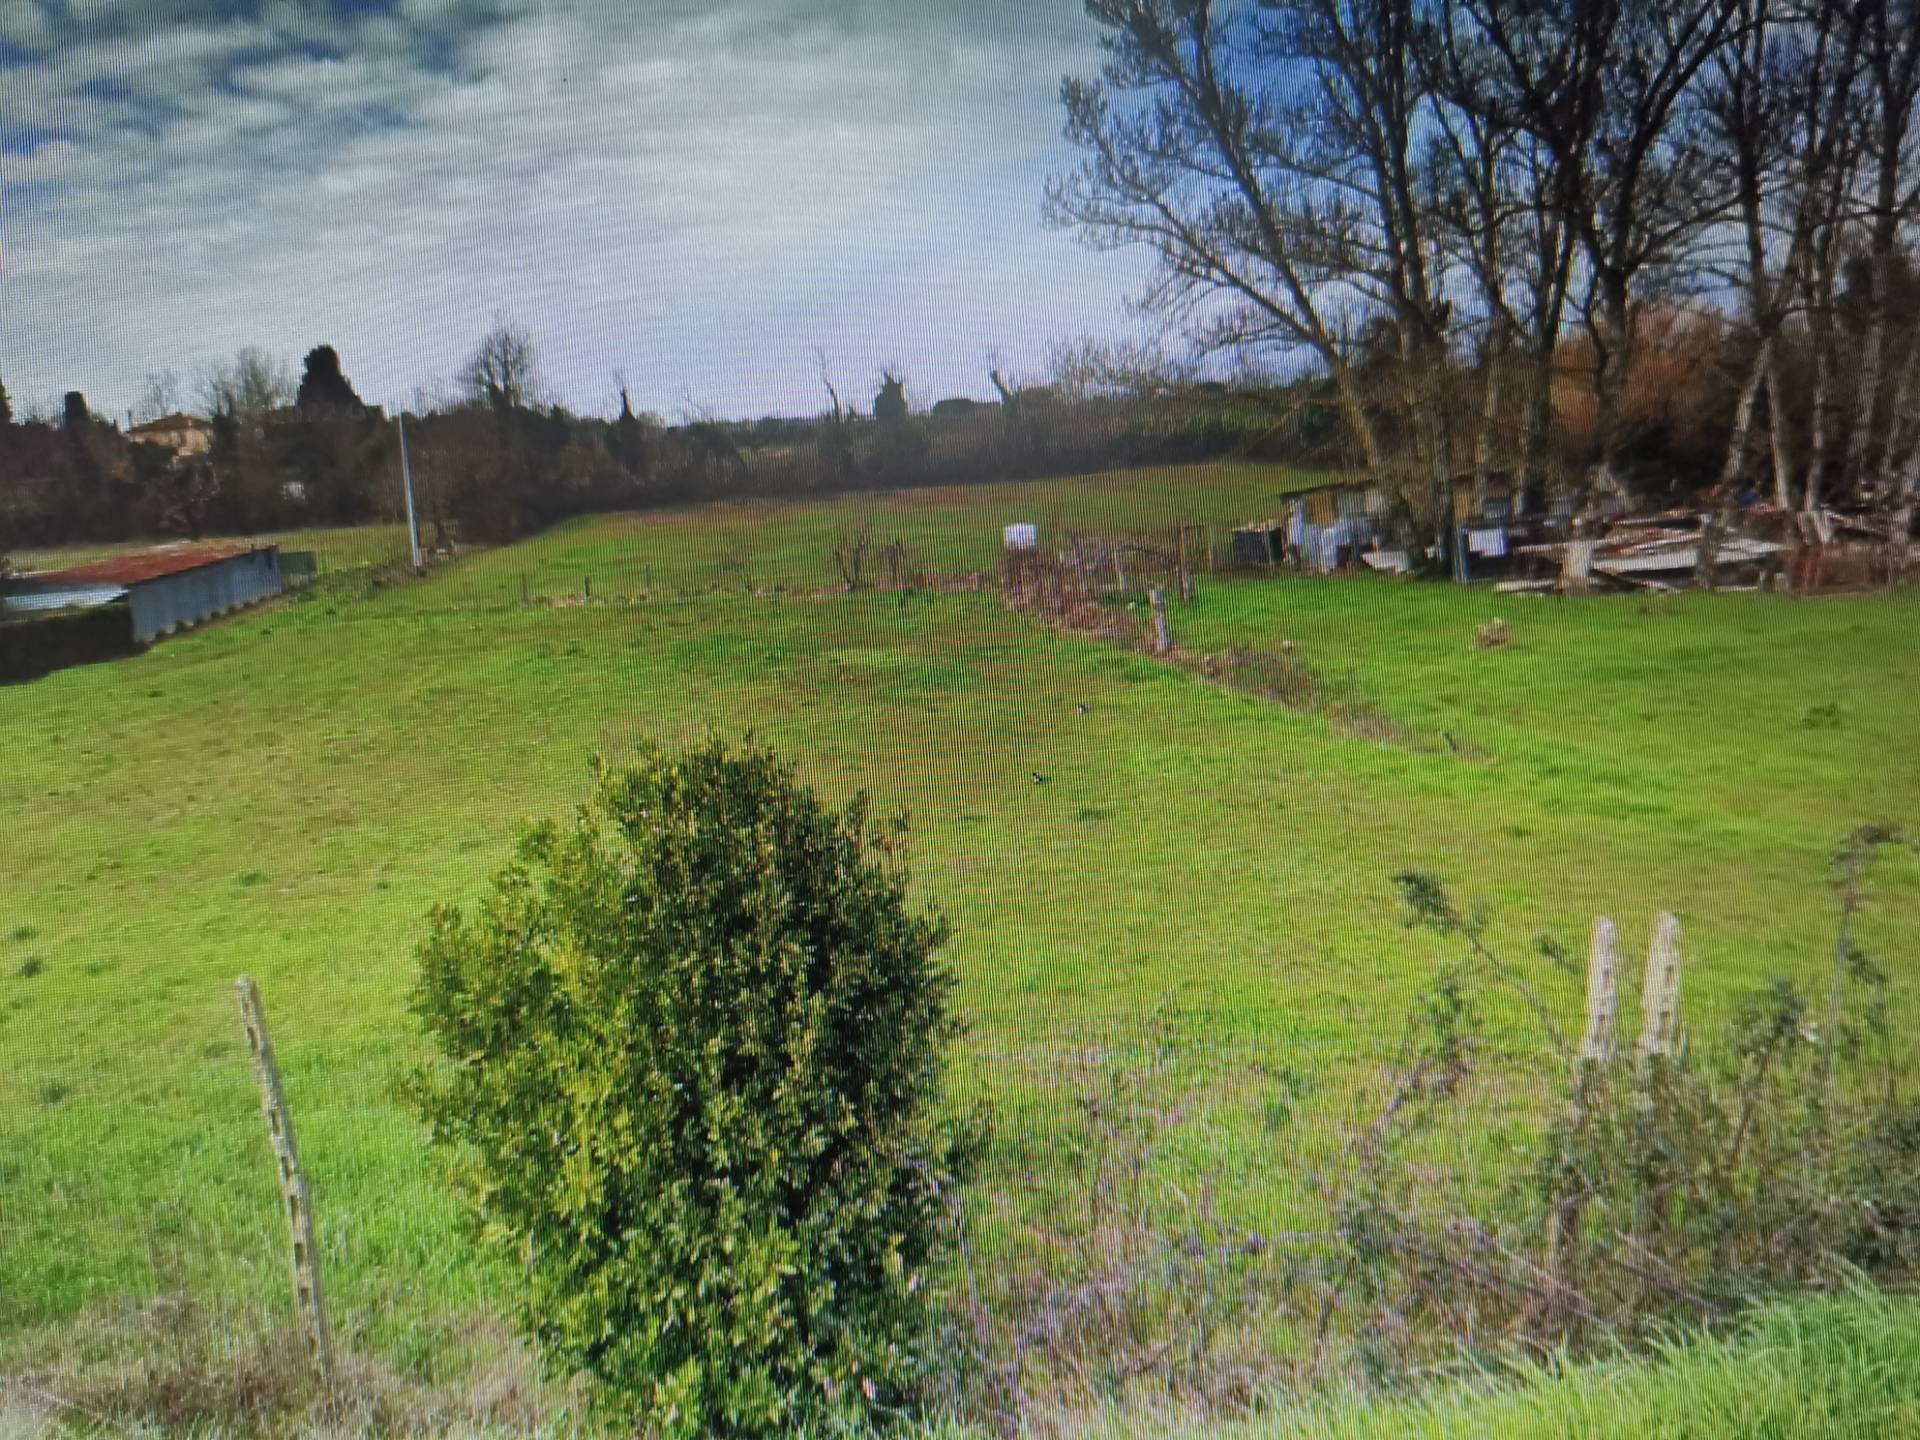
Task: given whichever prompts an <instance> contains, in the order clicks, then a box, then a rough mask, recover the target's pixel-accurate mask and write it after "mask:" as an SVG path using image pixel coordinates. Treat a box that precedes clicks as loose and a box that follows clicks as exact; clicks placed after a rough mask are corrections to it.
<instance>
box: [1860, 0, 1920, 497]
mask: <svg viewBox="0 0 1920 1440" xmlns="http://www.w3.org/2000/svg"><path fill="white" fill-rule="evenodd" d="M1854 13H1855V17H1856V23H1857V25H1858V28H1859V36H1860V51H1861V58H1862V62H1863V64H1862V68H1863V71H1864V76H1863V79H1864V83H1863V85H1862V87H1861V88H1862V90H1863V91H1864V99H1865V105H1864V116H1863V118H1864V122H1865V124H1864V130H1865V135H1864V148H1865V151H1866V163H1865V166H1864V173H1863V176H1862V178H1863V180H1864V181H1865V184H1864V186H1863V190H1864V194H1863V196H1862V201H1863V204H1862V215H1861V221H1862V229H1863V230H1864V232H1865V235H1864V242H1865V243H1864V254H1865V260H1866V270H1867V282H1868V306H1867V314H1866V323H1865V326H1864V329H1863V332H1862V335H1861V341H1860V355H1859V365H1858V371H1857V375H1856V384H1855V392H1854V393H1855V406H1854V419H1853V430H1852V434H1851V435H1850V437H1849V439H1848V446H1847V459H1846V470H1845V474H1846V477H1847V481H1848V483H1850V484H1853V485H1856V486H1857V485H1861V484H1863V483H1864V482H1866V481H1867V480H1869V479H1871V478H1872V476H1873V471H1872V470H1871V469H1870V466H1872V464H1873V461H1874V458H1875V456H1874V452H1875V448H1876V446H1884V445H1885V444H1888V443H1890V440H1891V437H1890V436H1888V435H1886V434H1884V433H1883V432H1885V431H1886V430H1888V429H1889V428H1890V427H1889V426H1888V424H1887V423H1886V420H1885V419H1884V418H1883V412H1882V410H1881V406H1880V398H1881V389H1882V379H1883V375H1884V374H1885V372H1886V371H1887V369H1888V368H1889V366H1888V364H1887V362H1888V359H1889V354H1888V349H1889V344H1890V342H1891V341H1892V339H1893V338H1894V337H1893V336H1892V335H1891V334H1890V332H1889V327H1888V324H1887V311H1888V299H1889V296H1888V282H1889V279H1890V272H1891V268H1892V265H1893V262H1894V258H1895V255H1896V253H1897V252H1898V251H1899V249H1900V248H1901V238H1902V231H1903V230H1905V229H1906V227H1908V226H1909V225H1910V224H1911V223H1912V222H1913V220H1914V218H1915V215H1916V211H1917V210H1920V155H1916V153H1915V143H1914V141H1915V135H1916V130H1917V129H1920V115H1916V113H1915V110H1916V106H1920V0H1855V5H1854ZM1884 453H1885V452H1884V450H1883V452H1882V454H1883V456H1884Z"/></svg>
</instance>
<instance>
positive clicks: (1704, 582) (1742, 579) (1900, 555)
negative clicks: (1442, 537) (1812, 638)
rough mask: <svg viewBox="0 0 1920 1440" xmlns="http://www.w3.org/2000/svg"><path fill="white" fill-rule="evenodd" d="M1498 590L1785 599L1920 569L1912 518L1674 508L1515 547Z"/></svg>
mask: <svg viewBox="0 0 1920 1440" xmlns="http://www.w3.org/2000/svg"><path fill="white" fill-rule="evenodd" d="M1511 556H1512V558H1511V562H1510V566H1509V568H1508V573H1507V576H1506V577H1505V578H1502V579H1499V580H1498V581H1497V582H1496V584H1495V586H1494V588H1495V589H1496V590H1502V591H1517V592H1528V591H1557V592H1560V593H1563V594H1580V593H1588V592H1594V591H1608V590H1612V591H1666V590H1685V589H1707V590H1790V591H1795V592H1801V593H1809V592H1814V591H1823V590H1825V591H1830V590H1850V589H1866V588H1871V587H1873V586H1877V585H1887V584H1895V583H1898V582H1899V581H1900V580H1902V579H1903V578H1905V577H1906V575H1907V574H1908V573H1909V572H1910V570H1912V569H1913V568H1914V562H1915V561H1916V560H1920V551H1917V550H1916V547H1915V545H1914V542H1913V511H1912V509H1911V508H1910V507H1907V508H1902V509H1899V510H1894V511H1884V510H1883V511H1860V512H1851V513H1850V512H1845V511H1839V510H1814V511H1803V510H1788V509H1784V508H1782V507H1780V506H1775V505H1761V504H1756V505H1751V506H1748V507H1745V508H1743V509H1740V510H1738V511H1734V512H1732V513H1731V514H1728V513H1726V512H1722V511H1717V510H1698V509H1678V510H1667V511H1662V512H1661V513H1659V514H1657V515H1619V516H1611V517H1583V518H1582V519H1580V520H1578V521H1575V522H1573V523H1572V524H1571V525H1570V526H1569V529H1568V533H1567V536H1566V538H1564V539H1555V540H1548V541H1540V542H1536V543H1531V544H1520V545H1515V546H1514V547H1513V549H1512V552H1511Z"/></svg>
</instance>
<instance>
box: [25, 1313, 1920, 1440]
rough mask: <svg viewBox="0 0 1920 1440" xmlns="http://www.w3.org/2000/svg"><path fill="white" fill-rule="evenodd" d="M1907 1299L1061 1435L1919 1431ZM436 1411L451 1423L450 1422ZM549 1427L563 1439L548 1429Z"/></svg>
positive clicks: (1919, 1316)
mask: <svg viewBox="0 0 1920 1440" xmlns="http://www.w3.org/2000/svg"><path fill="white" fill-rule="evenodd" d="M1916 1375H1920V1306H1915V1305H1914V1304H1912V1303H1911V1302H1900V1301H1895V1300H1889V1299H1882V1298H1875V1297H1859V1298H1849V1299H1845V1300H1823V1301H1814V1302H1807V1303H1802V1304H1797V1305H1793V1306H1787V1307H1782V1308H1779V1309H1776V1310H1771V1311H1768V1312H1765V1313H1763V1314H1761V1315H1758V1316H1756V1317H1754V1319H1753V1320H1752V1321H1751V1322H1750V1323H1748V1324H1747V1325H1746V1326H1744V1327H1743V1328H1742V1329H1741V1330H1740V1331H1739V1332H1738V1333H1737V1334H1735V1335H1733V1336H1731V1337H1730V1338H1726V1339H1716V1340H1706V1339H1699V1338H1695V1339H1693V1340H1690V1341H1687V1342H1679V1343H1674V1344H1672V1345H1669V1346H1666V1347H1663V1348H1662V1349H1661V1350H1660V1351H1659V1352H1658V1353H1656V1354H1654V1355H1652V1356H1646V1357H1637V1358H1629V1359H1620V1360H1612V1361H1590V1362H1587V1363H1584V1364H1576V1365H1569V1366H1562V1367H1558V1368H1547V1367H1541V1366H1532V1367H1519V1368H1516V1369H1512V1370H1507V1371H1502V1372H1497V1373H1489V1374H1487V1375H1485V1376H1483V1377H1480V1378H1478V1379H1476V1380H1474V1381H1471V1382H1464V1381H1452V1382H1442V1383H1439V1384H1437V1385H1436V1386H1434V1387H1432V1388H1431V1389H1429V1390H1428V1391H1427V1392H1426V1393H1424V1394H1422V1395H1421V1396H1419V1397H1418V1398H1413V1399H1406V1400H1386V1401H1383V1400H1381V1399H1380V1398H1379V1397H1378V1396H1373V1395H1364V1394H1356V1395H1352V1396H1330V1397H1325V1398H1322V1399H1320V1400H1318V1401H1315V1402H1309V1403H1304V1404H1303V1403H1300V1402H1298V1401H1291V1400H1289V1399H1287V1398H1286V1397H1279V1398H1277V1399H1275V1400H1274V1401H1273V1402H1272V1403H1271V1404H1270V1405H1268V1406H1265V1407H1262V1408H1260V1409H1259V1410H1257V1411H1256V1412H1255V1413H1254V1414H1253V1415H1251V1416H1249V1417H1246V1418H1243V1419H1236V1420H1224V1421H1223V1420H1201V1419H1195V1418H1188V1417H1181V1416H1179V1415H1178V1414H1175V1415H1164V1414H1163V1415H1159V1416H1152V1415H1142V1414H1140V1413H1138V1412H1119V1411H1111V1412H1104V1413H1096V1414H1094V1415H1092V1416H1088V1417H1077V1418H1074V1419H1070V1420H1068V1421H1067V1422H1066V1423H1064V1424H1063V1425H1061V1426H1060V1427H1059V1429H1058V1432H1057V1433H1062V1434H1064V1435H1066V1436H1069V1437H1072V1440H1374V1437H1387V1436H1391V1437H1393V1440H1588V1437H1597V1436H1606V1437H1608V1440H1893V1437H1899V1436H1909V1435H1915V1434H1920V1384H1916V1382H1915V1379H1914V1377H1915V1376H1916ZM41 1393H43V1392H39V1391H36V1392H34V1393H32V1394H23V1395H20V1396H18V1397H14V1399H13V1407H14V1408H12V1409H11V1410H10V1409H9V1408H8V1406H7V1401H8V1399H9V1397H8V1396H7V1394H6V1392H5V1390H4V1387H0V1440H51V1437H53V1436H56V1435H58V1436H63V1437H71V1440H94V1437H105V1436H107V1435H115V1436H126V1435H132V1436H136V1437H146V1440H226V1437H228V1436H230V1435H232V1434H234V1433H235V1432H234V1431H232V1430H229V1429H225V1428H223V1427H217V1426H214V1425H204V1426H196V1427H194V1428H192V1429H191V1430H190V1431H187V1432H180V1431H166V1430H162V1429H158V1428H155V1429H146V1428H143V1427H138V1426H134V1427H128V1426H126V1425H123V1424H109V1425H102V1424H99V1423H97V1422H95V1421H91V1420H89V1419H88V1418H86V1417H85V1416H84V1415H76V1414H73V1413H72V1412H68V1413H67V1414H65V1415H59V1414H57V1413H56V1414H51V1415H50V1414H49V1413H48V1411H47V1408H46V1406H45V1404H44V1402H40V1403H39V1404H36V1401H37V1400H38V1398H39V1395H40V1394H41ZM449 1418H450V1417H449ZM291 1433H292V1434H293V1435H296V1436H300V1437H311V1440H337V1437H338V1440H343V1437H345V1436H346V1435H349V1434H359V1433H365V1431H364V1429H362V1428H358V1427H355V1426H353V1425H351V1424H346V1425H339V1426H336V1427H330V1426H328V1425H327V1424H325V1423H324V1422H320V1423H315V1424H312V1425H308V1426H300V1425H296V1426H295V1427H294V1428H293V1429H292V1431H291ZM378 1433H380V1434H383V1435H388V1436H393V1437H395V1440H399V1437H402V1436H405V1435H409V1434H414V1433H418V1434H422V1435H425V1434H433V1435H436V1436H442V1437H445V1440H507V1437H508V1436H509V1434H511V1435H513V1436H515V1437H522V1436H524V1435H525V1433H526V1432H524V1431H522V1430H519V1429H515V1430H512V1431H507V1430H504V1429H501V1430H496V1429H494V1428H492V1427H489V1426H485V1425H462V1424H460V1423H459V1422H458V1420H457V1419H452V1420H451V1423H449V1419H442V1420H441V1421H440V1423H438V1424H432V1425H431V1426H424V1425H423V1426H421V1427H419V1428H418V1430H417V1431H416V1430H415V1428H414V1427H411V1426H408V1425H405V1424H394V1423H393V1422H391V1421H388V1422H387V1423H385V1424H383V1425H381V1426H380V1428H379V1432H378ZM542 1433H547V1434H551V1435H553V1436H556V1437H558V1436H560V1435H562V1434H570V1433H572V1432H571V1431H570V1430H568V1429H567V1428H565V1426H564V1425H563V1424H556V1425H555V1426H554V1427H553V1428H552V1429H551V1430H550V1431H547V1432H542ZM989 1433H990V1432H987V1431H983V1430H976V1429H973V1428H970V1427H967V1426H961V1425H941V1424H935V1425H930V1426H927V1427H925V1428H924V1429H918V1428H916V1429H912V1430H909V1431H905V1432H899V1434H900V1440H987V1437H988V1435H989Z"/></svg>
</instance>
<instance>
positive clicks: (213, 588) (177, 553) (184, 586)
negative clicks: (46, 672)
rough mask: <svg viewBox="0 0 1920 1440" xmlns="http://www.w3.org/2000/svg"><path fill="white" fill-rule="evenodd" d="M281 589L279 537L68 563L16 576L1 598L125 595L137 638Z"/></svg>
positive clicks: (8, 602) (59, 604) (66, 604)
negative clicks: (70, 565) (258, 542)
mask: <svg viewBox="0 0 1920 1440" xmlns="http://www.w3.org/2000/svg"><path fill="white" fill-rule="evenodd" d="M285 589H286V580H285V578H284V577H283V576H282V575H281V573H280V547H279V546H277V545H260V546H254V545H229V546H225V547H222V548H219V549H201V550H186V549H182V550H152V551H148V552H147V553H146V554H144V555H122V556H116V557H115V558H114V559H111V560H101V561H98V562H96V563H94V564H92V565H76V566H74V567H73V568H72V569H70V570H43V571H38V572H34V573H30V574H26V575H21V576H18V577H16V578H15V580H14V581H13V583H12V585H11V586H10V587H9V589H8V591H7V594H6V597H5V599H4V601H0V605H3V606H4V608H5V609H6V610H8V611H10V612H31V611H36V610H65V609H72V608H77V607H84V606H90V605H104V604H107V603H108V602H110V601H114V600H119V599H121V598H123V597H124V598H125V599H126V601H127V604H128V607H129V609H131V610H132V612H133V638H134V640H135V641H136V642H137V643H139V644H142V645H145V644H148V643H149V642H151V641H153V640H157V639H158V638H159V637H160V636H162V635H171V634H172V633H173V632H174V631H175V630H179V629H181V628H183V627H185V626H189V625H198V624H199V623H200V622H201V621H202V620H208V619H211V618H212V617H213V616H215V615H224V614H226V613H227V612H228V611H230V610H236V609H238V608H240V607H241V606H243V605H251V604H252V603H253V602H254V601H256V600H263V599H265V598H266V597H268V596H269V595H278V594H280V593H281V592H282V591H283V590H285Z"/></svg>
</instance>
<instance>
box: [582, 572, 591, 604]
mask: <svg viewBox="0 0 1920 1440" xmlns="http://www.w3.org/2000/svg"><path fill="white" fill-rule="evenodd" d="M580 598H581V599H582V600H591V599H592V598H593V576H591V575H582V576H581V577H580Z"/></svg>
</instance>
